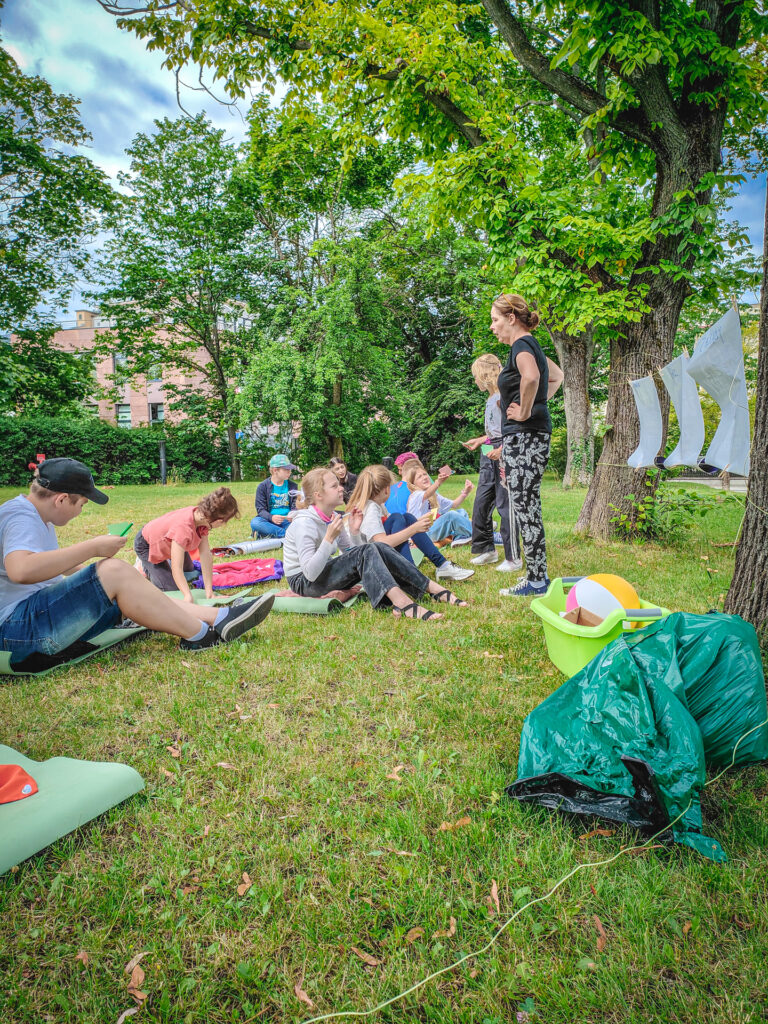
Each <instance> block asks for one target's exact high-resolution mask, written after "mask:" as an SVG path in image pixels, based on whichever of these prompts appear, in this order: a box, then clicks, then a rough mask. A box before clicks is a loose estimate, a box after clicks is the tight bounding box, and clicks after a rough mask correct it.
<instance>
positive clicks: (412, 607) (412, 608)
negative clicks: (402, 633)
mask: <svg viewBox="0 0 768 1024" xmlns="http://www.w3.org/2000/svg"><path fill="white" fill-rule="evenodd" d="M420 607H421V605H419V604H417V603H416V601H411V603H410V604H406V605H404V606H403V607H402V608H393V609H392V614H393V615H395V617H396V618H400V619H417V620H418V621H419V622H426V620H427V619H431V618H432V616H433V615H434V614H435V612H428V611H426V610H424V614H423V615H419V614H417V613H418V610H419V608H420ZM398 612H399V615H398V614H396V613H398ZM409 612H410V615H409V614H408V613H409Z"/></svg>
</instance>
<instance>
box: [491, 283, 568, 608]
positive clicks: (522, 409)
mask: <svg viewBox="0 0 768 1024" xmlns="http://www.w3.org/2000/svg"><path fill="white" fill-rule="evenodd" d="M538 323H539V314H538V313H536V312H535V311H534V310H532V309H530V308H529V306H528V304H527V303H526V301H525V300H524V299H523V298H521V296H519V295H500V296H499V297H498V299H496V300H495V302H494V303H493V305H492V306H491V331H492V332H493V333H494V334H495V335H496V337H497V338H498V340H499V341H500V342H502V343H503V344H504V345H508V346H509V349H510V352H509V358H508V359H507V362H506V364H505V365H504V368H503V369H502V371H501V373H500V374H499V380H498V385H499V396H500V399H501V411H502V420H501V437H502V445H501V461H502V466H503V469H504V477H505V482H506V485H507V489H508V491H509V503H510V508H511V513H512V529H511V531H510V533H511V537H510V539H511V541H512V545H513V549H514V548H515V547H517V536H516V534H517V530H518V529H519V531H520V538H521V541H522V545H523V553H524V554H525V564H526V569H527V575H526V576H525V577H524V578H523V579H521V580H520V582H519V583H518V584H517V586H514V587H504V588H503V589H502V590H500V591H499V593H500V594H502V595H503V596H504V597H530V596H535V595H536V594H543V593H544V591H545V590H546V588H547V586H548V585H549V577H548V576H547V549H546V543H545V540H544V523H543V521H542V516H541V478H542V476H543V475H544V470H545V468H546V465H547V460H548V458H549V444H550V440H551V435H552V420H551V419H550V416H549V409H548V408H547V399H549V398H551V397H552V395H554V393H555V392H556V391H557V389H558V388H559V387H560V385H561V384H562V382H563V373H562V370H561V369H560V367H559V366H557V365H556V364H555V363H553V362H552V361H551V360H550V359H547V357H546V356H545V355H544V352H543V351H542V348H541V346H540V345H539V343H538V342H537V341H536V339H535V338H534V337H533V335H532V334H531V331H532V330H534V328H536V327H537V326H538ZM515 553H516V552H515Z"/></svg>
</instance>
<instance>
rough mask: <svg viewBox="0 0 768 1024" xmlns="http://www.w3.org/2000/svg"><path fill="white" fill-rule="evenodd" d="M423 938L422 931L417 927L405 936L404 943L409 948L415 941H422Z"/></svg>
mask: <svg viewBox="0 0 768 1024" xmlns="http://www.w3.org/2000/svg"><path fill="white" fill-rule="evenodd" d="M423 938H424V929H423V928H418V927H417V928H411V930H410V931H409V932H408V933H407V935H406V936H405V941H406V942H407V943H408V945H409V946H410V945H411V943H412V942H415V941H416V939H423Z"/></svg>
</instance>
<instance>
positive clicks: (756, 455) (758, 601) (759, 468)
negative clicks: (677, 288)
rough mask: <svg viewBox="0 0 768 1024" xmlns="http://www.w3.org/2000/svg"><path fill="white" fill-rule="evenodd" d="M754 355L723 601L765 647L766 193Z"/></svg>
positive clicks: (767, 544)
mask: <svg viewBox="0 0 768 1024" xmlns="http://www.w3.org/2000/svg"><path fill="white" fill-rule="evenodd" d="M758 337H759V352H758V357H757V406H756V409H755V436H754V438H753V440H752V458H751V464H750V470H749V484H748V489H747V508H746V511H745V514H744V524H743V526H742V531H741V539H740V541H739V546H738V548H737V549H736V565H735V568H734V573H733V580H732V581H731V587H730V590H729V591H728V595H727V597H726V599H725V610H726V611H727V612H730V613H733V614H736V615H741V617H742V618H744V619H747V620H748V621H749V622H751V623H752V625H753V626H754V627H755V629H756V630H757V632H758V636H759V637H760V643H761V646H762V647H763V649H764V650H765V649H766V648H768V456H767V455H766V453H768V190H767V191H766V200H765V228H764V234H763V285H762V291H761V295H760V332H759V335H758Z"/></svg>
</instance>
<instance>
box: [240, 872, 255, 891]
mask: <svg viewBox="0 0 768 1024" xmlns="http://www.w3.org/2000/svg"><path fill="white" fill-rule="evenodd" d="M252 885H253V882H252V881H251V879H250V876H249V874H248V872H247V871H244V872H243V881H242V882H241V883H240V885H238V887H237V895H238V896H245V894H246V893H247V892H248V890H249V889H250V888H251V886H252Z"/></svg>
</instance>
